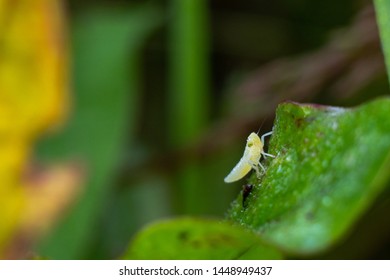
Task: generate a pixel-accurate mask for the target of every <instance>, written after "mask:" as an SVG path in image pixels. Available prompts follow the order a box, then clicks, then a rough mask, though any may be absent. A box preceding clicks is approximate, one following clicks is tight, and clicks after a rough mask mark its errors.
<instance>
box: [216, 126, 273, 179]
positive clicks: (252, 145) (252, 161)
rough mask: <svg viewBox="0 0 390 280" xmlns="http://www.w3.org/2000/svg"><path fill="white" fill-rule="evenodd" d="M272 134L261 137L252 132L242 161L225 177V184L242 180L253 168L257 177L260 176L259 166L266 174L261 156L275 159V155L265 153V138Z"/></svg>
mask: <svg viewBox="0 0 390 280" xmlns="http://www.w3.org/2000/svg"><path fill="white" fill-rule="evenodd" d="M271 134H272V131H271V132H268V133H266V134H264V135H263V136H261V139H260V137H259V136H258V135H257V134H256V133H254V132H252V133H251V134H250V135H249V136H248V139H247V140H246V146H245V151H244V155H243V156H242V158H241V159H240V161H239V162H238V163H237V164H236V166H235V167H234V168H233V169H232V171H230V173H229V175H227V176H226V177H225V180H224V181H225V183H232V182H234V181H237V180H240V179H241V178H242V177H244V176H245V175H246V174H248V172H249V171H251V169H252V168H253V169H254V170H255V171H256V174H257V176H258V177H259V176H260V171H259V166H260V167H261V169H262V170H263V171H264V172H265V169H264V166H263V165H261V163H260V159H261V155H263V156H264V157H265V156H268V157H272V158H274V157H275V156H274V155H271V154H267V153H265V152H264V150H263V148H264V137H266V136H268V135H271Z"/></svg>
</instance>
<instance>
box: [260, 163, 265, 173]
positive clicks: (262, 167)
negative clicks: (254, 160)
mask: <svg viewBox="0 0 390 280" xmlns="http://www.w3.org/2000/svg"><path fill="white" fill-rule="evenodd" d="M259 166H260V167H261V169H263V171H264V173H265V168H264V166H263V165H262V164H261V163H260V162H259Z"/></svg>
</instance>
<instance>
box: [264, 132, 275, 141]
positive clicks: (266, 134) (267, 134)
mask: <svg viewBox="0 0 390 280" xmlns="http://www.w3.org/2000/svg"><path fill="white" fill-rule="evenodd" d="M272 133H273V131H270V132H267V133H265V134H263V135H262V136H261V142H263V143H264V138H265V137H266V136H269V135H271V134H272Z"/></svg>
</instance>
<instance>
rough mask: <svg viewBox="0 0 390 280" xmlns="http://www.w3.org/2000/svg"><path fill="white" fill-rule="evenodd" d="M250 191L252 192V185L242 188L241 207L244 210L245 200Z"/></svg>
mask: <svg viewBox="0 0 390 280" xmlns="http://www.w3.org/2000/svg"><path fill="white" fill-rule="evenodd" d="M252 190H253V185H252V184H246V185H243V186H242V207H244V208H246V206H247V203H246V202H247V201H246V199H247V198H248V196H249V195H250V194H251V192H252Z"/></svg>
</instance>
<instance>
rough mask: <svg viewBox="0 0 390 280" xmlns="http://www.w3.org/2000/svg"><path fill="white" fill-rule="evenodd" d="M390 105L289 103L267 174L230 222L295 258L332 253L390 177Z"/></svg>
mask: <svg viewBox="0 0 390 280" xmlns="http://www.w3.org/2000/svg"><path fill="white" fill-rule="evenodd" d="M389 112H390V99H389V98H382V99H378V100H376V101H373V102H370V103H368V104H366V105H363V106H360V107H358V108H353V109H342V108H335V107H325V106H319V105H306V104H297V103H283V104H281V105H280V106H279V107H278V109H277V114H276V120H275V126H274V129H273V132H274V133H273V136H272V138H271V140H270V148H269V153H271V154H274V155H276V158H274V159H272V158H267V160H265V161H263V165H265V166H266V168H267V170H266V173H265V174H264V175H263V176H262V177H261V178H260V179H257V178H256V177H255V176H252V178H251V180H250V182H251V183H252V184H253V185H254V188H253V191H252V192H251V193H250V195H249V197H248V198H247V202H246V203H245V204H246V207H243V203H242V195H240V196H239V197H238V198H237V200H236V201H235V202H234V203H233V205H232V208H231V209H230V211H229V214H228V216H229V219H230V220H232V221H235V222H236V223H238V224H241V225H243V226H245V227H247V228H250V229H253V230H254V231H256V232H257V233H258V234H259V235H260V236H261V237H262V238H264V239H265V240H268V241H269V242H271V243H274V244H275V245H277V246H279V247H280V248H283V249H284V250H287V251H290V252H294V253H314V252H317V251H320V250H324V249H327V248H328V247H329V246H330V245H332V244H334V243H335V242H336V241H338V240H340V238H341V237H342V236H344V235H345V234H346V233H347V232H348V230H350V229H351V227H352V226H353V224H354V222H355V221H356V220H357V219H358V218H359V216H360V215H361V214H362V213H363V212H364V211H365V210H366V209H367V208H368V207H369V206H370V204H372V203H373V201H374V199H375V198H376V197H377V195H378V194H379V193H380V192H381V191H382V190H383V189H384V188H385V187H386V185H387V184H388V182H389V178H390V172H389V168H390V117H389Z"/></svg>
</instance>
